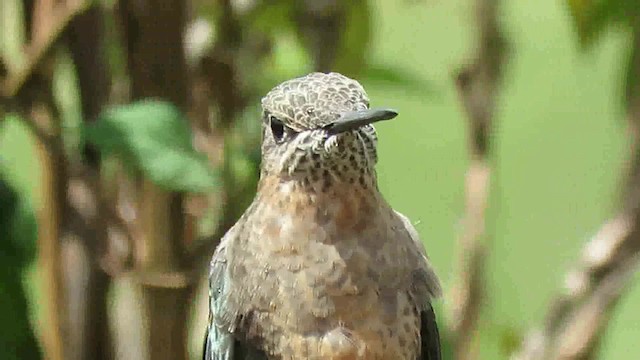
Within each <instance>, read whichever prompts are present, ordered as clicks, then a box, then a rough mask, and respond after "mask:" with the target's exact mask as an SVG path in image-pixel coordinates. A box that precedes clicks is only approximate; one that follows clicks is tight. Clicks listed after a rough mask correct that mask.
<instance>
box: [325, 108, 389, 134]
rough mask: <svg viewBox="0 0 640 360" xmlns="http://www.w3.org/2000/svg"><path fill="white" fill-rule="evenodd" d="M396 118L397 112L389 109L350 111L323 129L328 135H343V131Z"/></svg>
mask: <svg viewBox="0 0 640 360" xmlns="http://www.w3.org/2000/svg"><path fill="white" fill-rule="evenodd" d="M396 116H398V112H397V111H395V110H391V109H367V110H359V111H350V112H348V113H344V114H343V115H342V116H341V117H340V118H339V119H338V120H336V121H335V122H332V123H331V124H328V125H325V126H324V129H325V130H326V131H327V132H328V133H329V135H335V134H339V133H343V132H345V131H349V130H354V129H357V128H359V127H361V126H364V125H368V124H371V123H374V122H376V121H382V120H391V119H393V118H394V117H396Z"/></svg>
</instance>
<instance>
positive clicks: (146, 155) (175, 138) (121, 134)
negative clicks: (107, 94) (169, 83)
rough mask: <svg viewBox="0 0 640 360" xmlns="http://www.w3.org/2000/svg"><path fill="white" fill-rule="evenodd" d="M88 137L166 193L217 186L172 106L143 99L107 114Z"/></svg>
mask: <svg viewBox="0 0 640 360" xmlns="http://www.w3.org/2000/svg"><path fill="white" fill-rule="evenodd" d="M85 135H86V139H87V140H88V141H90V142H91V143H93V144H94V145H95V146H96V147H98V149H100V151H102V153H103V154H104V155H106V156H110V155H111V156H116V157H118V158H120V159H121V160H122V161H123V162H124V163H125V165H127V166H129V167H131V168H132V169H134V170H138V171H141V172H142V173H143V174H144V175H145V176H147V177H148V178H149V179H150V180H151V181H153V182H154V183H156V184H158V185H159V186H162V187H164V188H166V189H168V190H175V191H185V192H205V191H207V190H210V189H211V188H212V187H213V185H214V183H215V177H214V176H213V173H212V171H211V169H210V168H209V166H208V162H207V159H206V157H205V156H204V155H202V154H200V153H198V152H197V151H196V150H195V149H194V148H193V145H192V143H191V131H190V128H189V123H188V120H187V119H186V117H185V116H184V115H183V114H182V113H181V112H180V110H178V108H176V107H175V106H173V105H172V104H170V103H167V102H163V101H155V100H144V101H140V102H137V103H134V104H130V105H125V106H120V107H116V108H114V109H111V110H107V111H105V112H104V113H103V114H102V115H101V116H100V118H99V119H98V121H96V122H95V123H94V124H92V125H90V126H89V127H87V128H86V132H85Z"/></svg>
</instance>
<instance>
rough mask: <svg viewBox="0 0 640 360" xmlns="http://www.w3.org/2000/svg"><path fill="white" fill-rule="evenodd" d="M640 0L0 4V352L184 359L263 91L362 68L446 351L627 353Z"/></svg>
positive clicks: (578, 355)
mask: <svg viewBox="0 0 640 360" xmlns="http://www.w3.org/2000/svg"><path fill="white" fill-rule="evenodd" d="M639 15H640V1H636V0H600V1H590V0H553V1H549V0H546V1H535V2H532V1H522V0H519V1H507V0H503V1H498V0H447V1H442V0H349V1H340V0H272V1H265V0H162V1H160V0H93V1H90V0H2V1H1V2H0V24H1V28H2V31H0V50H1V52H0V258H1V259H2V262H1V264H0V277H1V279H0V289H1V291H0V294H1V295H0V358H2V359H40V358H46V359H54V360H59V359H154V360H162V359H172V360H179V359H187V358H190V359H199V358H200V357H201V353H200V352H201V346H202V339H203V334H204V329H205V326H206V322H207V311H208V309H207V283H206V277H207V271H208V270H207V265H208V261H209V258H210V256H211V254H212V253H213V249H214V248H215V246H216V244H217V241H218V240H219V238H220V237H221V236H222V234H224V233H225V231H226V230H227V229H228V228H229V227H230V226H231V225H232V224H233V223H234V222H235V221H236V219H237V218H238V216H239V215H240V214H242V212H243V211H244V209H245V208H246V206H247V205H248V203H249V202H250V201H251V199H252V197H253V194H254V191H255V185H256V182H257V174H258V169H259V157H260V153H259V147H258V146H259V142H260V125H259V124H260V122H259V116H260V109H259V101H260V98H261V96H263V95H264V94H265V93H266V92H267V91H268V90H269V89H270V88H272V87H273V86H275V85H276V84H278V83H280V82H281V81H284V80H287V79H289V78H292V77H296V76H301V75H304V74H306V73H308V72H311V71H338V72H341V73H343V74H345V75H347V76H350V77H353V78H355V79H357V80H359V81H360V82H361V83H362V84H363V85H364V87H365V88H366V89H367V92H368V94H369V97H370V98H371V103H372V106H389V107H393V108H396V109H398V110H399V112H400V116H399V118H398V120H397V121H393V122H388V123H387V122H385V123H382V124H380V125H379V126H377V129H378V133H379V137H380V142H379V148H380V150H379V154H380V159H379V165H378V176H379V182H380V188H381V190H382V192H383V193H384V194H385V196H386V197H387V199H388V200H389V202H390V203H391V204H392V205H393V206H394V208H396V209H397V210H399V211H401V212H403V213H404V214H406V215H407V216H408V217H409V218H410V219H411V220H412V221H414V223H415V224H416V227H417V229H418V231H419V233H420V235H421V237H422V239H423V241H424V243H425V246H426V247H427V251H428V253H429V255H430V257H431V260H432V262H433V263H434V266H435V268H436V269H437V271H438V273H439V275H440V276H441V278H442V280H443V282H444V285H445V296H444V297H443V299H441V300H440V301H439V302H437V304H436V310H437V313H438V319H439V324H440V328H441V334H442V338H443V349H444V357H445V359H510V358H511V359H638V358H640V350H638V347H637V346H636V344H637V339H639V338H640V311H638V304H640V288H639V287H638V286H637V281H636V280H637V276H635V269H636V268H637V263H638V254H640V233H638V226H637V224H638V221H637V219H638V216H637V215H638V211H640V210H639V209H640V206H639V205H640V170H639V168H637V166H638V165H640V161H639V160H640V156H639V153H638V149H637V146H636V143H637V137H638V134H639V132H638V129H639V127H638V125H639V124H640V101H638V100H639V99H640V96H638V95H640V92H638V91H637V90H638V89H640V82H638V80H639V79H640V21H639V20H638V19H639V18H640V17H638V16H639Z"/></svg>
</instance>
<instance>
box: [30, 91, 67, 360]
mask: <svg viewBox="0 0 640 360" xmlns="http://www.w3.org/2000/svg"><path fill="white" fill-rule="evenodd" d="M43 86H46V88H44V89H43V90H45V91H46V89H50V83H48V84H46V83H45V84H43ZM52 100H53V99H51V101H47V102H37V103H34V104H33V105H32V108H31V117H32V118H33V119H34V121H35V122H36V123H38V124H39V125H40V126H42V127H43V128H49V129H50V130H51V132H49V133H48V137H47V138H46V139H39V141H38V143H37V146H36V148H37V152H38V155H39V157H40V164H41V166H42V178H41V180H40V181H41V192H42V207H41V209H40V216H39V221H38V257H39V261H40V267H41V269H42V274H43V279H42V281H43V289H44V294H45V295H44V298H45V299H46V304H47V305H48V306H47V312H46V314H47V320H46V324H47V327H46V329H45V331H44V334H45V338H44V340H45V348H46V354H47V358H48V359H52V360H63V359H66V353H67V352H66V341H65V337H66V336H65V329H66V320H65V319H66V318H67V307H66V301H65V296H64V281H63V279H62V264H61V244H60V239H61V236H62V233H63V224H64V221H65V219H64V214H65V209H66V187H67V172H66V169H67V164H66V159H65V157H64V153H63V151H62V147H61V146H60V144H59V141H60V140H61V139H60V136H61V134H60V122H59V120H60V119H59V118H57V116H56V115H55V114H56V112H55V109H54V105H53V101H52ZM45 141H46V142H45Z"/></svg>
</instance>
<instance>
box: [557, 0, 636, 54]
mask: <svg viewBox="0 0 640 360" xmlns="http://www.w3.org/2000/svg"><path fill="white" fill-rule="evenodd" d="M566 3H567V6H568V7H569V12H570V13H571V16H572V18H573V22H574V26H575V27H576V30H577V32H578V37H579V39H580V44H581V45H582V46H584V47H589V46H591V45H593V44H594V43H595V40H597V39H598V38H599V36H600V35H601V34H603V33H604V32H605V30H606V29H607V28H608V27H609V26H612V25H620V24H630V23H633V22H635V21H636V20H635V19H637V18H638V16H640V0H566Z"/></svg>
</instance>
